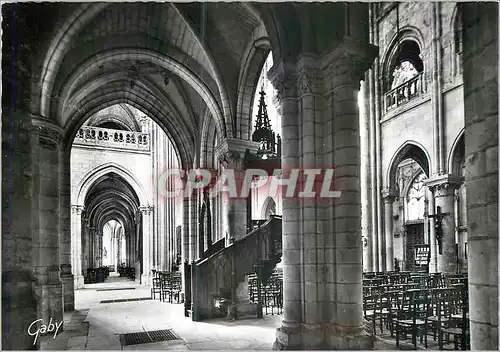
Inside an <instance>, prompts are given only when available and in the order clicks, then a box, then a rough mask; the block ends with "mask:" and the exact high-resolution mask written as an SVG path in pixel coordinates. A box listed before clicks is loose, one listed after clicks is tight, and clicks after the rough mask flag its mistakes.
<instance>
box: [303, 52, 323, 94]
mask: <svg viewBox="0 0 500 352" xmlns="http://www.w3.org/2000/svg"><path fill="white" fill-rule="evenodd" d="M319 71H320V69H319V64H318V60H317V59H316V58H315V57H310V56H303V57H301V58H300V59H299V61H298V62H297V87H298V93H299V96H303V95H306V94H317V93H319V91H320V80H319V77H320V74H319Z"/></svg>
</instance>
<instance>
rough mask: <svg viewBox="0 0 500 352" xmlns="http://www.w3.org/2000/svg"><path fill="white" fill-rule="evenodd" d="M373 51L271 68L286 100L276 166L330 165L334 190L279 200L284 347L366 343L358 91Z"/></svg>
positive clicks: (349, 48)
mask: <svg viewBox="0 0 500 352" xmlns="http://www.w3.org/2000/svg"><path fill="white" fill-rule="evenodd" d="M354 47H355V48H356V49H355V50H353V48H354ZM373 49H374V48H373V47H364V46H363V47H361V46H358V44H354V43H349V44H346V45H339V46H338V47H337V48H336V49H335V50H333V51H332V52H330V53H329V54H327V55H325V56H323V57H322V58H321V60H320V59H318V58H316V57H314V56H312V55H311V56H309V55H308V56H305V55H304V56H301V57H300V58H299V59H298V61H297V67H296V69H295V70H293V69H292V67H290V66H285V65H283V64H281V65H275V67H274V68H273V69H272V73H271V74H272V75H275V78H274V79H273V81H275V82H276V84H275V85H276V86H277V88H278V90H279V92H280V98H281V99H283V100H285V101H282V110H283V118H282V124H283V128H282V131H283V145H282V154H283V157H282V169H284V170H285V172H287V168H288V167H289V168H297V167H302V168H304V169H307V168H309V167H311V168H312V167H320V168H325V167H328V165H330V167H329V168H332V167H335V170H334V171H335V181H334V182H335V185H334V189H335V190H336V191H340V192H341V196H340V198H333V199H332V198H330V199H328V198H325V199H323V198H320V199H319V200H317V201H307V200H306V199H290V198H289V199H287V197H284V199H283V265H284V283H283V285H284V297H283V298H284V316H283V317H284V320H283V323H282V326H281V327H280V328H278V330H277V335H276V337H277V341H276V344H277V345H278V346H279V347H280V348H283V349H328V350H336V349H370V348H371V346H372V340H371V339H370V338H369V336H368V335H367V334H366V333H365V332H364V327H363V310H362V270H363V268H362V256H363V249H362V239H361V204H360V200H361V197H360V177H359V173H360V162H359V153H360V150H359V142H360V141H359V116H358V101H357V94H358V90H359V84H360V81H361V79H362V78H363V74H364V71H366V69H367V68H368V65H369V62H368V60H365V59H364V56H365V55H366V56H370V57H373V56H374V54H375V53H374V52H372V50H373ZM321 71H322V72H321ZM319 72H321V74H318V73H319ZM276 76H277V77H276ZM320 77H324V81H323V83H324V87H323V90H322V88H321V87H322V86H321V83H322V82H321V80H320V79H319V78H320ZM297 99H298V104H297ZM320 163H321V164H320ZM299 186H301V185H300V184H299ZM278 346H276V347H278Z"/></svg>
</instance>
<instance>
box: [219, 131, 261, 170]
mask: <svg viewBox="0 0 500 352" xmlns="http://www.w3.org/2000/svg"><path fill="white" fill-rule="evenodd" d="M247 150H248V151H249V152H250V153H252V154H255V153H256V152H257V150H259V143H258V142H253V141H247V140H243V139H237V138H225V139H224V140H222V141H221V142H220V145H219V146H218V147H217V149H216V150H215V155H216V157H217V159H218V160H219V162H220V163H221V164H222V166H224V167H225V168H232V169H236V168H243V167H244V165H243V161H244V158H245V153H246V152H247Z"/></svg>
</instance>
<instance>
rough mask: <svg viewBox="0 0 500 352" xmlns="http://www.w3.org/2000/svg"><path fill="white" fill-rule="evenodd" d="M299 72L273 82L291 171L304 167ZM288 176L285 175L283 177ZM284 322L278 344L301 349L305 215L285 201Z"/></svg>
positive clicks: (276, 71)
mask: <svg viewBox="0 0 500 352" xmlns="http://www.w3.org/2000/svg"><path fill="white" fill-rule="evenodd" d="M295 71H296V68H295V67H293V66H291V67H288V66H285V65H283V64H282V65H281V67H280V66H278V67H276V64H275V67H273V69H272V73H270V79H271V80H272V81H273V84H274V86H275V87H276V90H277V93H278V100H279V101H280V103H281V104H280V105H281V113H282V118H281V133H282V145H281V168H282V170H289V169H291V168H296V167H298V165H300V160H299V153H298V150H299V144H298V138H299V126H300V123H301V121H300V118H299V110H298V102H297V95H298V94H297V88H296V86H297V81H296V80H297V77H296V76H297V74H296V72H295ZM285 176H288V175H283V177H285ZM282 207H283V220H282V232H283V245H282V248H283V257H282V261H281V262H282V263H283V264H282V265H283V321H282V323H281V327H280V328H278V330H277V334H276V342H277V343H278V344H279V345H280V346H281V347H283V348H284V349H285V348H294V347H296V348H300V347H301V344H302V341H301V322H302V303H303V302H302V299H301V290H302V281H301V275H302V267H301V262H300V254H301V240H302V235H301V231H300V228H299V226H300V220H301V213H300V207H299V202H298V200H294V199H290V198H289V197H283V199H282Z"/></svg>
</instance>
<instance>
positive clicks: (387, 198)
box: [382, 188, 399, 204]
mask: <svg viewBox="0 0 500 352" xmlns="http://www.w3.org/2000/svg"><path fill="white" fill-rule="evenodd" d="M398 196H399V194H398V192H397V191H396V190H395V189H392V188H385V189H383V190H382V198H383V199H384V203H385V204H389V203H393V202H394V200H396V198H397V197H398Z"/></svg>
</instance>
